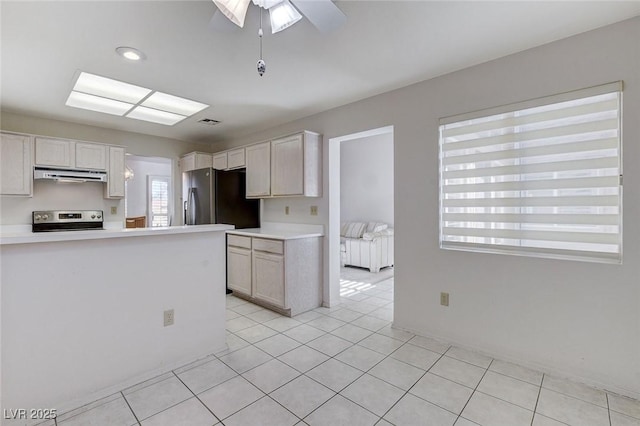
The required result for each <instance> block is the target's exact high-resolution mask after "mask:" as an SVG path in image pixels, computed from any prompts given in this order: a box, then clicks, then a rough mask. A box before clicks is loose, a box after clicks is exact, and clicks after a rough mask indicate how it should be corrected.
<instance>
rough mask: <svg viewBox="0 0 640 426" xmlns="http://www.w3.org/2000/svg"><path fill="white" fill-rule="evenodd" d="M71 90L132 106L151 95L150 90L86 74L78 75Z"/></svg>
mask: <svg viewBox="0 0 640 426" xmlns="http://www.w3.org/2000/svg"><path fill="white" fill-rule="evenodd" d="M73 90H74V91H76V92H82V93H88V94H90V95H96V96H101V97H103V98H109V99H115V100H117V101H122V102H130V103H133V104H136V103H138V102H140V101H141V100H142V99H144V97H145V96H147V95H148V94H149V93H151V89H147V88H144V87H140V86H135V85H133V84H129V83H124V82H122V81H118V80H112V79H110V78H106V77H100V76H99V75H95V74H89V73H86V72H82V73H80V76H79V77H78V81H76V85H75V86H73Z"/></svg>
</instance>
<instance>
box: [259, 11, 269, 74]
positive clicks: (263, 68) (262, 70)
mask: <svg viewBox="0 0 640 426" xmlns="http://www.w3.org/2000/svg"><path fill="white" fill-rule="evenodd" d="M262 34H263V33H262V8H260V28H259V29H258V37H259V38H260V59H259V60H258V74H260V77H262V75H263V74H264V73H265V71H267V64H265V62H264V61H263V60H262Z"/></svg>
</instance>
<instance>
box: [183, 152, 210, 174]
mask: <svg viewBox="0 0 640 426" xmlns="http://www.w3.org/2000/svg"><path fill="white" fill-rule="evenodd" d="M212 166H213V160H212V157H211V154H207V153H206V152H190V153H188V154H186V155H183V156H182V158H180V171H182V172H190V171H191V170H198V169H206V168H207V167H212Z"/></svg>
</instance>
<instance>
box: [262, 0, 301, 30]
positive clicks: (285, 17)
mask: <svg viewBox="0 0 640 426" xmlns="http://www.w3.org/2000/svg"><path fill="white" fill-rule="evenodd" d="M269 18H270V20H271V33H272V34H275V33H277V32H279V31H282V30H284V29H286V28H289V27H290V26H292V25H293V24H295V23H296V22H298V21H299V20H300V19H302V15H300V13H299V12H298V11H297V10H296V8H295V7H293V6H292V5H291V3H289V0H284V1H283V2H282V3H278V4H276V5H275V6H273V7H272V8H270V9H269Z"/></svg>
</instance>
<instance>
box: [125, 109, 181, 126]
mask: <svg viewBox="0 0 640 426" xmlns="http://www.w3.org/2000/svg"><path fill="white" fill-rule="evenodd" d="M127 117H129V118H135V119H136V120H144V121H150V122H152V123H158V124H164V125H167V126H172V125H174V124H176V123H178V122H180V121H182V120H184V119H185V118H187V117H185V116H184V115H178V114H174V113H171V112H166V111H159V110H157V109H153V108H147V107H143V106H137V107H135V108H134V109H133V110H132V111H131V112H129V114H127Z"/></svg>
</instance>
